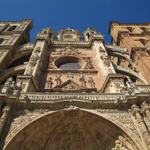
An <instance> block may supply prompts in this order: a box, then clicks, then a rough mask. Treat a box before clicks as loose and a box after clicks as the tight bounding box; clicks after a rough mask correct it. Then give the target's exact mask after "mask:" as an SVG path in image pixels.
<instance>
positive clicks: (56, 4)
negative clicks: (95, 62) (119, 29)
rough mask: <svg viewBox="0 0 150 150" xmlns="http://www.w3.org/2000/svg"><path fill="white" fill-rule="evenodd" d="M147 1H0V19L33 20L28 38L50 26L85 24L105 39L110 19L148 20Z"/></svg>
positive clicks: (149, 3)
mask: <svg viewBox="0 0 150 150" xmlns="http://www.w3.org/2000/svg"><path fill="white" fill-rule="evenodd" d="M149 7H150V0H0V20H1V21H7V20H8V21H11V20H13V21H15V20H22V19H33V29H32V31H31V40H32V41H33V39H34V38H35V35H36V33H37V32H38V31H39V30H40V29H42V28H44V27H51V28H52V29H53V30H55V31H59V30H60V29H62V28H67V27H70V28H75V29H78V30H80V31H81V32H82V31H83V30H85V29H86V28H87V27H92V28H95V29H96V30H97V31H98V32H101V33H102V34H103V35H104V37H105V39H106V41H107V42H109V41H110V36H109V35H108V27H109V22H110V21H112V20H115V21H119V22H123V23H143V22H150V8H149Z"/></svg>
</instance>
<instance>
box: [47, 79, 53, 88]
mask: <svg viewBox="0 0 150 150" xmlns="http://www.w3.org/2000/svg"><path fill="white" fill-rule="evenodd" d="M52 80H53V79H52V77H50V78H49V79H48V81H47V88H48V89H51V88H52V85H53V81H52Z"/></svg>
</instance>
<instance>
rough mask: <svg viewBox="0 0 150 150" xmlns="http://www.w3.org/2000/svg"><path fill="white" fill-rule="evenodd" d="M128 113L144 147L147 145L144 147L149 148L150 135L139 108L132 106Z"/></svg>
mask: <svg viewBox="0 0 150 150" xmlns="http://www.w3.org/2000/svg"><path fill="white" fill-rule="evenodd" d="M130 113H131V114H132V116H133V119H134V120H133V121H134V123H135V126H137V128H138V130H139V134H140V137H141V139H142V142H143V143H144V145H147V146H146V147H149V148H150V134H149V131H148V129H147V127H146V124H145V122H144V120H143V117H142V115H141V111H140V108H139V107H138V106H137V105H133V106H132V107H131V110H130Z"/></svg>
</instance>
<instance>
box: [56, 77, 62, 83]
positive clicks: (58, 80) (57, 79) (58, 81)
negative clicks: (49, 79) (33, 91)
mask: <svg viewBox="0 0 150 150" xmlns="http://www.w3.org/2000/svg"><path fill="white" fill-rule="evenodd" d="M55 81H56V84H57V85H60V84H61V83H62V81H61V75H58V76H56V79H55Z"/></svg>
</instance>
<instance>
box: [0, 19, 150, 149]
mask: <svg viewBox="0 0 150 150" xmlns="http://www.w3.org/2000/svg"><path fill="white" fill-rule="evenodd" d="M31 28H32V21H31V20H23V21H18V22H0V149H3V150H85V149H86V150H150V85H149V84H150V75H149V74H150V65H149V60H150V23H144V24H122V23H119V22H111V23H110V27H109V33H110V35H111V36H112V43H111V44H107V43H105V41H104V38H103V36H102V35H101V34H100V33H98V32H97V31H96V30H95V29H91V28H87V29H86V30H85V31H84V32H83V33H82V34H81V33H80V32H79V31H78V30H75V29H70V28H67V29H62V30H61V31H59V32H54V31H53V30H52V29H51V28H44V29H43V30H41V31H40V32H39V33H38V34H37V35H36V38H35V42H34V43H31V42H29V41H30V40H29V38H30V37H29V31H30V29H31Z"/></svg>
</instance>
